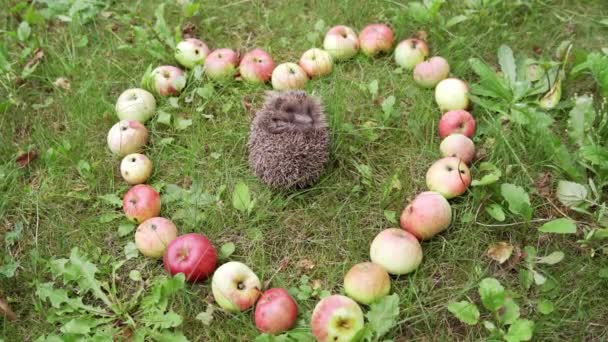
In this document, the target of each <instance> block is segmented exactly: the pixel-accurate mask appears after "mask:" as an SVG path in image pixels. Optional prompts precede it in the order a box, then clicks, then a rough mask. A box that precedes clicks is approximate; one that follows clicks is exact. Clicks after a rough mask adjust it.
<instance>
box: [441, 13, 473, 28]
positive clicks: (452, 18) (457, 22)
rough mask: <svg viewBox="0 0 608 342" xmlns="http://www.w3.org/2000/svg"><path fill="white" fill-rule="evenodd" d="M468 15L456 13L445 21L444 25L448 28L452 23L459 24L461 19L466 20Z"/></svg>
mask: <svg viewBox="0 0 608 342" xmlns="http://www.w3.org/2000/svg"><path fill="white" fill-rule="evenodd" d="M468 19H469V17H467V16H466V15H457V16H454V17H451V18H450V19H449V20H448V21H447V22H446V23H445V27H447V28H450V27H452V26H454V25H457V24H460V23H462V22H463V21H466V20H468Z"/></svg>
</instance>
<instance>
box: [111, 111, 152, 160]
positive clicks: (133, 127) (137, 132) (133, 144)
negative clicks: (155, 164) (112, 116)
mask: <svg viewBox="0 0 608 342" xmlns="http://www.w3.org/2000/svg"><path fill="white" fill-rule="evenodd" d="M107 140H108V147H109V148H110V151H112V153H114V154H115V155H117V156H119V157H122V156H124V155H127V154H129V153H135V152H139V151H141V150H143V148H144V146H146V143H147V142H148V129H146V126H144V125H142V124H141V123H140V122H139V121H135V120H122V121H120V122H118V123H116V124H115V125H114V126H112V128H110V131H109V132H108V139H107Z"/></svg>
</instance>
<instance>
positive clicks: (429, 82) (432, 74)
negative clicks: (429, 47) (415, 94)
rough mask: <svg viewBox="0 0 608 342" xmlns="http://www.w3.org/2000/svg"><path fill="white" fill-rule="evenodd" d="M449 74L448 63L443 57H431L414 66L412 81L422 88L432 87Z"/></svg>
mask: <svg viewBox="0 0 608 342" xmlns="http://www.w3.org/2000/svg"><path fill="white" fill-rule="evenodd" d="M449 74H450V65H449V64H448V61H446V60H445V58H443V57H439V56H436V57H432V58H430V59H429V60H428V61H424V62H420V63H418V64H416V66H415V67H414V81H416V83H418V85H420V86H421V87H423V88H433V87H434V86H436V85H437V83H439V82H441V81H442V80H444V79H445V78H446V77H448V75H449Z"/></svg>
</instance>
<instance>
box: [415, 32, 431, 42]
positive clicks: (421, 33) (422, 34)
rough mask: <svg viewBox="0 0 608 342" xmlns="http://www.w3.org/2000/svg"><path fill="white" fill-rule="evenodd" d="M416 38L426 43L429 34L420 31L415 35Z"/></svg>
mask: <svg viewBox="0 0 608 342" xmlns="http://www.w3.org/2000/svg"><path fill="white" fill-rule="evenodd" d="M414 38H418V39H420V40H424V41H426V39H427V38H428V34H427V33H426V31H423V30H420V31H418V32H416V33H415V34H414Z"/></svg>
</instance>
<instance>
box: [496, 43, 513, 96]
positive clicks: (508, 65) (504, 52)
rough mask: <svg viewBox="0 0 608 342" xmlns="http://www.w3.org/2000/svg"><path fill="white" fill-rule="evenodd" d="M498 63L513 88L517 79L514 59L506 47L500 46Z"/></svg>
mask: <svg viewBox="0 0 608 342" xmlns="http://www.w3.org/2000/svg"><path fill="white" fill-rule="evenodd" d="M498 63H499V64H500V69H501V70H502V72H503V73H504V75H505V77H506V78H507V80H508V81H509V84H510V85H511V87H512V88H513V87H514V85H515V80H516V77H517V71H516V69H515V57H513V51H512V50H511V48H510V47H508V46H507V45H501V46H500V47H499V48H498Z"/></svg>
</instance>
